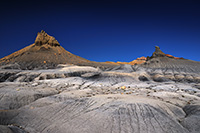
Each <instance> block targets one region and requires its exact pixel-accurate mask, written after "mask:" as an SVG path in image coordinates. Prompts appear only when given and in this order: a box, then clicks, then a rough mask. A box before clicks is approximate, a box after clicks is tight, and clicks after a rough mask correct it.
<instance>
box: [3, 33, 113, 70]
mask: <svg viewBox="0 0 200 133" xmlns="http://www.w3.org/2000/svg"><path fill="white" fill-rule="evenodd" d="M58 64H74V65H82V66H84V65H90V66H95V67H101V68H107V67H110V66H114V64H109V63H97V62H94V61H89V60H87V59H84V58H82V57H79V56H76V55H74V54H72V53H70V52H68V51H66V50H65V49H64V48H63V47H62V46H61V45H60V44H59V42H58V41H57V40H56V39H55V38H54V37H52V36H50V35H48V34H47V33H46V32H45V31H43V30H42V31H41V32H39V33H38V34H37V37H36V39H35V43H33V44H31V45H29V46H27V47H25V48H23V49H21V50H19V51H17V52H14V53H12V54H11V55H8V56H6V57H4V58H2V59H0V66H2V65H8V66H7V67H15V68H16V67H19V68H21V69H29V70H31V69H50V68H55V67H56V66H57V65H58ZM17 65H19V66H17Z"/></svg>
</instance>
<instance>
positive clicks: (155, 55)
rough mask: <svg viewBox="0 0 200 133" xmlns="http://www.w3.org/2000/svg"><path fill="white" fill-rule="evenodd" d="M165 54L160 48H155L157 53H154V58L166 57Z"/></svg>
mask: <svg viewBox="0 0 200 133" xmlns="http://www.w3.org/2000/svg"><path fill="white" fill-rule="evenodd" d="M164 56H165V53H163V52H162V51H161V50H160V48H159V47H158V46H155V52H153V55H152V57H164Z"/></svg>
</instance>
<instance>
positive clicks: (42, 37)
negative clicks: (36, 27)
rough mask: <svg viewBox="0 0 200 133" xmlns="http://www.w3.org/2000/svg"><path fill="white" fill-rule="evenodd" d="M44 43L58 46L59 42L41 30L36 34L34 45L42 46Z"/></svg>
mask: <svg viewBox="0 0 200 133" xmlns="http://www.w3.org/2000/svg"><path fill="white" fill-rule="evenodd" d="M44 44H48V45H51V46H60V44H59V42H58V41H57V40H56V39H55V38H54V37H52V36H50V35H48V34H47V33H46V32H45V31H44V30H41V32H38V34H37V37H36V39H35V45H37V46H42V45H44Z"/></svg>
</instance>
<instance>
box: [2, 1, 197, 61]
mask: <svg viewBox="0 0 200 133" xmlns="http://www.w3.org/2000/svg"><path fill="white" fill-rule="evenodd" d="M138 1H139V2H136V1H135V0H130V1H127V0H90V1H89V0H66V1H65V2H62V1H59V0H55V1H52V2H51V1H42V0H34V1H31V0H26V1H20V0H19V1H16V0H15V1H9V0H4V1H1V2H0V45H1V47H0V58H2V57H4V56H6V55H8V54H11V53H13V52H15V51H17V50H19V49H21V48H23V47H25V46H28V45H30V44H32V43H34V40H35V37H36V35H37V32H40V31H41V30H42V29H43V30H45V31H46V32H47V33H48V34H49V35H52V36H54V37H55V38H56V39H57V40H58V42H59V43H60V44H61V45H62V46H63V47H64V48H65V49H66V50H68V51H70V52H71V53H73V54H76V55H79V56H81V57H84V58H86V59H89V60H93V61H127V62H129V61H132V60H134V59H135V58H137V57H140V56H151V54H152V52H153V51H154V46H155V45H158V46H160V48H161V50H162V51H163V52H165V53H168V54H171V55H174V56H177V57H184V58H187V59H192V60H196V61H200V3H199V2H198V1H194V0H187V1H184V0H181V1H176V0H158V1H155V0H138Z"/></svg>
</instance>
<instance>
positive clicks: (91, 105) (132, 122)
mask: <svg viewBox="0 0 200 133" xmlns="http://www.w3.org/2000/svg"><path fill="white" fill-rule="evenodd" d="M59 95H61V94H58V95H54V96H50V97H46V98H41V99H39V100H37V101H35V102H33V103H31V104H29V105H27V106H25V107H23V108H21V109H20V110H19V114H18V115H17V116H15V117H14V118H13V119H12V120H11V121H10V123H16V124H18V125H21V126H22V127H23V128H24V129H25V130H26V131H28V132H31V133H36V132H40V133H46V132H48V133H66V132H67V133H80V132H81V133H102V132H105V133H108V132H111V133H118V132H127V133H139V132H140V133H148V132H149V133H174V132H176V133H189V132H188V130H187V129H185V128H184V127H183V126H182V125H181V124H180V123H179V122H178V121H179V120H181V119H183V118H184V117H185V115H186V114H185V113H184V111H183V110H182V109H181V108H179V107H177V106H174V105H172V104H168V103H164V102H161V101H158V100H154V99H151V98H145V97H141V96H128V95H118V94H116V95H114V94H113V95H98V96H94V97H91V98H68V99H63V98H59ZM62 97H63V95H62Z"/></svg>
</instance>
